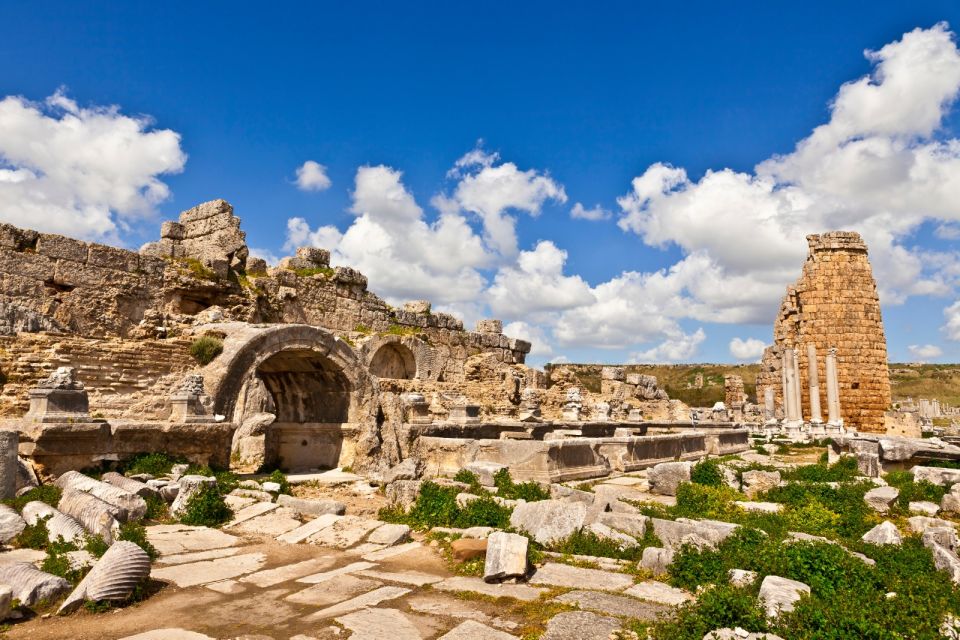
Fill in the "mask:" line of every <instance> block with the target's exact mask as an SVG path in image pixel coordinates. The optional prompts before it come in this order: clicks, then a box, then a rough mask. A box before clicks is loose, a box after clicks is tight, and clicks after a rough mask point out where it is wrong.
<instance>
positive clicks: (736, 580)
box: [727, 569, 760, 587]
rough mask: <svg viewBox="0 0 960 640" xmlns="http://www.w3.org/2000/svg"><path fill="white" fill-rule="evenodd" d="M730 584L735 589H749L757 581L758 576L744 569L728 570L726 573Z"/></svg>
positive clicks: (754, 572)
mask: <svg viewBox="0 0 960 640" xmlns="http://www.w3.org/2000/svg"><path fill="white" fill-rule="evenodd" d="M727 577H728V578H729V580H730V584H732V585H733V586H735V587H749V586H750V585H751V584H753V583H754V582H756V581H757V578H759V577H760V576H759V575H758V574H757V572H756V571H746V570H745V569H730V571H728V572H727Z"/></svg>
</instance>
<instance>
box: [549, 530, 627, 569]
mask: <svg viewBox="0 0 960 640" xmlns="http://www.w3.org/2000/svg"><path fill="white" fill-rule="evenodd" d="M549 550H550V551H556V552H557V553H565V554H570V555H581V556H597V557H600V558H616V559H618V560H630V561H632V562H639V561H640V557H641V556H642V555H643V547H642V546H640V545H638V546H635V547H630V548H621V547H620V545H619V544H617V543H616V542H615V541H613V540H610V539H609V538H601V537H600V536H598V535H597V534H595V533H593V532H592V531H587V530H584V529H581V530H579V531H574V532H573V533H572V534H570V536H569V537H567V538H565V539H563V540H561V541H558V542H555V543H553V544H552V545H550V546H549Z"/></svg>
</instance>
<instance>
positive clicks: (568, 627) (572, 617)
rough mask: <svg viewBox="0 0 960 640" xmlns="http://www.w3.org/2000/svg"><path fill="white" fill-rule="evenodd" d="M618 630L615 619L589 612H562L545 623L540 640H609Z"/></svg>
mask: <svg viewBox="0 0 960 640" xmlns="http://www.w3.org/2000/svg"><path fill="white" fill-rule="evenodd" d="M619 629H620V622H619V621H618V620H617V619H616V618H611V617H609V616H601V615H597V614H596V613H590V612H589V611H564V612H563V613H558V614H557V615H555V616H554V617H553V618H551V619H550V621H549V622H547V630H546V632H545V633H544V634H543V635H542V636H540V638H541V640H609V638H612V637H614V633H615V632H616V631H618V630H619Z"/></svg>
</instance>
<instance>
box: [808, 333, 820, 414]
mask: <svg viewBox="0 0 960 640" xmlns="http://www.w3.org/2000/svg"><path fill="white" fill-rule="evenodd" d="M807 377H808V378H809V381H810V422H814V423H818V424H819V423H821V422H823V415H822V414H821V412H820V373H819V372H818V371H817V345H815V344H813V343H812V342H808V343H807Z"/></svg>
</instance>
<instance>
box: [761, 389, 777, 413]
mask: <svg viewBox="0 0 960 640" xmlns="http://www.w3.org/2000/svg"><path fill="white" fill-rule="evenodd" d="M776 417H777V414H776V407H775V405H774V400H773V387H766V388H764V390H763V418H764V420H773V419H774V418H776Z"/></svg>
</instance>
